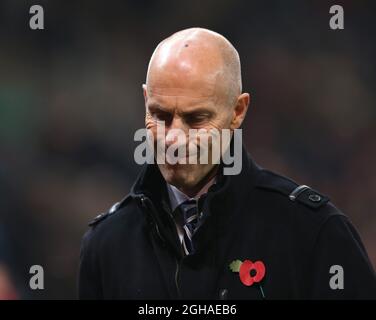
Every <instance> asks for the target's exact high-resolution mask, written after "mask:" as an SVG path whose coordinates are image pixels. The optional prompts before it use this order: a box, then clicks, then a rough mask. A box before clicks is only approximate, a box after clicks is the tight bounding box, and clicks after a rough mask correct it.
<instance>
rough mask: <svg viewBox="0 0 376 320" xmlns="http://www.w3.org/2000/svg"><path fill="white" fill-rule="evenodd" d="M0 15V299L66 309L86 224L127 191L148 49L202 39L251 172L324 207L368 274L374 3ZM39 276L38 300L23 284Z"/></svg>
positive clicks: (134, 5)
mask: <svg viewBox="0 0 376 320" xmlns="http://www.w3.org/2000/svg"><path fill="white" fill-rule="evenodd" d="M341 3H342V5H343V6H344V11H345V29H344V30H340V31H333V30H330V28H329V18H330V15H329V4H328V3H326V2H321V3H320V4H319V3H316V4H313V3H311V4H309V3H308V2H304V3H303V2H302V1H288V2H287V1H286V2H281V1H274V2H273V1H239V0H226V1H184V2H180V1H179V2H178V1H175V2H173V1H166V0H162V1H147V0H142V1H136V0H134V1H106V2H103V1H75V2H71V3H69V4H68V2H64V1H38V4H40V5H42V6H43V7H44V11H45V12H44V13H45V29H44V30H35V31H32V30H30V29H29V27H28V21H29V18H30V14H29V8H30V6H31V5H32V4H34V3H32V2H31V1H12V0H3V1H1V2H0V39H1V42H0V43H1V44H0V299H15V298H19V299H70V298H75V297H76V276H77V268H78V259H79V249H80V240H81V237H82V235H83V233H84V232H85V230H86V229H87V223H88V222H89V221H90V220H91V219H92V218H93V217H95V216H96V215H97V214H99V213H100V212H103V211H105V210H107V209H108V208H109V207H111V205H112V204H113V203H114V202H116V201H118V200H119V199H121V198H122V197H123V196H124V195H126V194H127V192H128V191H129V189H130V187H131V185H132V183H133V180H134V179H135V177H136V175H137V171H138V169H139V167H138V165H136V164H135V162H134V159H133V151H134V148H135V146H136V145H137V144H136V143H135V142H134V140H133V135H134V132H135V131H136V130H137V129H139V128H141V127H143V125H144V121H143V116H144V103H143V96H142V91H141V85H142V83H143V82H144V80H145V74H146V69H147V64H148V60H149V58H150V56H151V54H152V52H153V50H154V48H155V46H156V45H157V44H158V43H159V41H161V40H162V39H164V38H166V37H167V36H169V35H170V34H172V33H173V32H175V31H178V30H181V29H184V28H187V27H192V26H200V27H206V28H209V29H212V30H215V31H217V32H220V33H222V34H223V35H225V36H226V37H227V38H228V39H229V40H230V41H231V42H232V43H233V44H234V46H235V47H236V48H237V49H238V51H239V54H240V57H241V62H242V74H243V89H244V91H246V92H250V93H251V107H250V110H249V112H248V115H247V118H246V120H245V124H244V126H243V129H244V130H243V134H244V135H243V140H244V143H245V145H246V147H247V149H248V150H249V152H250V153H251V155H252V157H253V158H254V159H255V161H256V162H257V163H258V164H260V165H261V166H263V167H267V168H269V169H271V170H274V171H277V172H279V173H281V174H283V175H287V176H289V177H291V178H293V179H294V180H296V181H297V182H299V183H301V184H307V185H310V186H312V187H313V188H315V189H317V190H320V191H321V192H322V193H325V194H327V195H329V197H330V198H331V200H332V201H333V202H334V203H335V204H336V205H337V206H338V207H339V208H341V209H342V210H343V212H344V213H345V214H346V215H348V216H349V217H350V219H351V220H352V222H353V223H354V225H355V226H356V228H357V230H358V231H359V233H360V235H361V237H362V239H363V241H364V244H365V246H366V249H367V251H368V253H369V256H370V258H371V260H372V262H373V265H374V266H376V232H375V231H376V202H375V196H376V166H375V164H376V143H375V139H376V107H375V102H376V96H375V95H376V93H375V90H374V89H375V83H376V73H375V62H374V57H375V56H376V50H375V49H376V43H375V41H374V40H373V39H374V36H375V27H374V26H372V25H371V21H372V19H373V17H372V12H375V10H374V9H376V8H375V5H374V4H373V3H372V2H370V1H368V2H366V1H362V2H357V3H355V2H354V1H351V2H350V1H342V2H341ZM32 265H41V266H43V268H44V272H45V274H44V276H45V281H44V282H45V289H44V290H31V289H30V288H29V279H30V277H31V275H30V273H29V270H30V267H31V266H32Z"/></svg>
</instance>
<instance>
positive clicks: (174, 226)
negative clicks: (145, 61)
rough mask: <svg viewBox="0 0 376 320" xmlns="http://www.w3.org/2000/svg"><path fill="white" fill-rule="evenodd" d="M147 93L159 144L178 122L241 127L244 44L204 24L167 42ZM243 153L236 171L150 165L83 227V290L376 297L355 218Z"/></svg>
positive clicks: (173, 295) (157, 55)
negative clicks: (239, 46) (241, 55)
mask: <svg viewBox="0 0 376 320" xmlns="http://www.w3.org/2000/svg"><path fill="white" fill-rule="evenodd" d="M143 92H144V97H145V106H146V117H145V123H146V128H147V129H148V130H149V132H150V133H151V134H152V135H151V137H152V145H154V146H155V149H156V150H159V149H160V144H163V143H165V145H166V147H167V148H168V147H169V146H171V145H172V144H173V143H176V142H177V140H178V135H177V134H176V131H177V130H180V131H182V132H184V134H185V135H187V136H189V130H190V129H204V131H205V130H206V131H209V130H211V129H216V130H218V131H219V132H222V131H223V129H229V130H230V131H231V132H232V133H234V132H235V130H236V129H238V128H239V127H240V126H241V124H242V122H243V120H244V117H245V115H246V112H247V109H248V104H249V100H250V97H249V94H248V93H242V87H241V70H240V61H239V56H238V53H237V51H236V50H235V48H234V47H233V46H232V45H231V44H230V42H229V41H228V40H226V39H225V38H224V37H223V36H221V35H219V34H217V33H215V32H212V31H209V30H206V29H201V28H192V29H187V30H183V31H180V32H178V33H175V34H173V35H172V36H171V37H169V38H167V39H166V40H164V41H162V42H161V43H160V44H159V45H158V47H157V48H156V50H155V52H154V54H153V56H152V58H151V60H150V64H149V68H148V72H147V79H146V84H145V85H144V86H143ZM161 123H163V124H164V126H165V133H164V134H163V135H161V134H160V133H158V130H157V128H158V126H159V125H161ZM198 140H199V139H197V137H196V138H195V139H194V143H196V144H197V146H198V148H197V150H199V152H200V151H202V152H203V151H204V147H202V146H200V145H199V142H198ZM189 141H190V142H192V139H191V138H189V137H188V140H186V142H185V143H186V144H188V142H189ZM236 143H237V142H236V141H235V139H232V141H231V145H230V147H229V148H228V149H227V152H231V151H232V150H236V148H235V147H236V146H235V147H234V145H235V144H236ZM180 147H183V148H186V149H188V150H189V151H191V148H190V147H189V146H188V145H185V144H183V145H180ZM200 148H201V149H200ZM213 148H214V145H213V144H209V145H208V147H207V151H208V153H209V154H212V153H213ZM241 154H242V156H241V161H242V169H241V172H240V173H239V174H236V175H225V174H224V173H223V172H224V169H225V167H226V164H225V163H224V162H223V161H221V162H220V163H219V164H218V163H215V161H209V162H208V163H197V164H194V163H190V162H189V163H187V164H181V163H177V164H170V163H168V162H167V163H163V162H158V161H157V163H156V164H148V165H146V166H144V168H143V170H142V172H141V173H140V176H139V178H138V179H137V181H136V182H135V184H134V186H133V187H132V190H131V192H130V194H129V195H128V196H126V197H125V198H124V199H123V200H122V201H121V202H119V203H117V204H116V205H115V206H114V207H113V208H112V209H111V210H110V211H109V212H108V213H106V214H103V215H100V216H98V217H97V218H96V219H95V220H94V221H93V222H92V223H91V224H90V225H91V229H90V230H89V231H88V232H87V233H86V235H85V236H84V239H83V243H82V250H81V263H80V274H79V297H80V298H82V299H180V298H181V299H290V298H291V299H351V298H375V297H376V280H375V273H374V271H373V269H372V266H371V263H370V261H369V259H368V257H367V254H366V251H365V249H364V247H363V245H362V243H361V240H360V238H359V236H358V234H357V232H356V231H355V229H354V227H353V226H352V225H351V223H350V222H349V220H348V218H347V217H346V216H344V215H343V214H342V213H341V212H340V211H339V210H338V209H337V208H336V207H334V205H333V204H332V203H330V202H329V199H328V198H327V197H326V196H324V195H321V194H320V193H318V192H316V191H314V190H312V189H311V188H309V187H307V186H304V185H302V186H299V185H298V184H296V183H295V182H293V181H291V180H289V179H287V178H285V177H282V176H280V175H277V174H275V173H272V172H270V171H267V170H264V169H262V168H260V167H259V166H258V165H256V164H255V162H254V161H253V160H252V159H251V158H250V156H249V155H248V154H247V152H246V151H245V150H244V149H243V150H242V153H241ZM222 160H223V159H222Z"/></svg>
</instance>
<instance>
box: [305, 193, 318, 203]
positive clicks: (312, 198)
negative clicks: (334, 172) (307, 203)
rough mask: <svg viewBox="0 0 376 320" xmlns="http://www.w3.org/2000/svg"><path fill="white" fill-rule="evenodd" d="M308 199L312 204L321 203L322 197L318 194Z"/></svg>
mask: <svg viewBox="0 0 376 320" xmlns="http://www.w3.org/2000/svg"><path fill="white" fill-rule="evenodd" d="M308 199H309V200H311V201H312V202H320V201H321V197H320V196H319V195H318V194H311V195H310V196H309V197H308Z"/></svg>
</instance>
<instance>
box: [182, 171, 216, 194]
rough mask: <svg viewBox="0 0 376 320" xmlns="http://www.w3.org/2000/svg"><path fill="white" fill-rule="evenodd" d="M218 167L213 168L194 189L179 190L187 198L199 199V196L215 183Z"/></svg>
mask: <svg viewBox="0 0 376 320" xmlns="http://www.w3.org/2000/svg"><path fill="white" fill-rule="evenodd" d="M217 171H218V166H215V167H214V168H213V169H212V170H211V171H210V172H209V174H208V175H206V176H205V178H204V179H202V180H201V181H200V183H198V184H197V186H195V187H194V188H179V187H176V188H177V189H179V191H181V192H183V193H184V194H185V195H187V196H188V197H189V198H199V197H200V196H201V195H203V194H205V193H207V192H208V190H209V188H210V187H211V186H212V185H213V184H214V183H215V180H216V179H215V178H216V176H217Z"/></svg>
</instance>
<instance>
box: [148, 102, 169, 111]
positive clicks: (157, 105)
mask: <svg viewBox="0 0 376 320" xmlns="http://www.w3.org/2000/svg"><path fill="white" fill-rule="evenodd" d="M148 109H149V110H150V109H152V110H153V111H156V110H159V111H163V112H169V111H168V110H167V108H164V107H163V106H161V105H159V104H158V103H151V104H149V105H148Z"/></svg>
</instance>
